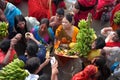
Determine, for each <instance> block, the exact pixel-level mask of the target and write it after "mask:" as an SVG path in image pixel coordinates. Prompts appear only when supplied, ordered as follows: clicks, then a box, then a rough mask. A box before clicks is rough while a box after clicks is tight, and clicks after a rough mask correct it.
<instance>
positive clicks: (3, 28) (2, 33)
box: [0, 22, 8, 39]
mask: <svg viewBox="0 0 120 80" xmlns="http://www.w3.org/2000/svg"><path fill="white" fill-rule="evenodd" d="M7 35H8V23H6V22H0V39H3V38H4V37H6V36H7Z"/></svg>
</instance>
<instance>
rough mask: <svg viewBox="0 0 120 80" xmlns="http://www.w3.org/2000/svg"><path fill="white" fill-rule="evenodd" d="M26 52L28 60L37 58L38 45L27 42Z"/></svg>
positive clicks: (30, 41)
mask: <svg viewBox="0 0 120 80" xmlns="http://www.w3.org/2000/svg"><path fill="white" fill-rule="evenodd" d="M26 52H27V56H28V58H29V57H35V56H36V54H37V52H38V45H37V44H36V43H35V42H34V41H32V40H29V41H28V42H27V47H26Z"/></svg>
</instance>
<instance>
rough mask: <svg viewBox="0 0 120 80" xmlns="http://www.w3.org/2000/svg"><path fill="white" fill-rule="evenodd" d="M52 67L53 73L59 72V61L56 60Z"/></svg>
mask: <svg viewBox="0 0 120 80" xmlns="http://www.w3.org/2000/svg"><path fill="white" fill-rule="evenodd" d="M51 67H52V74H58V72H59V71H58V68H57V67H58V61H57V60H56V61H55V63H54V64H53V65H52V66H51Z"/></svg>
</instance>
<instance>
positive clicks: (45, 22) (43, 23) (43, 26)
mask: <svg viewBox="0 0 120 80" xmlns="http://www.w3.org/2000/svg"><path fill="white" fill-rule="evenodd" d="M48 27H49V20H48V19H47V18H43V19H41V21H40V30H41V31H45V30H47V28H48Z"/></svg>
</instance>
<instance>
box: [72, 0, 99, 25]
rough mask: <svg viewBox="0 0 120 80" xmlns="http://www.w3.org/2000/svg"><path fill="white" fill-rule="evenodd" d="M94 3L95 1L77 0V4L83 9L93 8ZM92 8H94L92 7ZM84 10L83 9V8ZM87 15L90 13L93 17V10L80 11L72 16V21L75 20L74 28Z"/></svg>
mask: <svg viewBox="0 0 120 80" xmlns="http://www.w3.org/2000/svg"><path fill="white" fill-rule="evenodd" d="M96 2H97V0H90V1H88V0H78V3H79V4H80V5H82V6H83V7H85V8H88V7H93V6H95V5H96ZM93 8H94V7H93ZM83 9H84V8H83ZM88 13H91V14H92V15H94V13H95V10H94V9H92V8H91V9H89V10H84V11H82V10H80V11H79V12H78V13H76V14H75V15H74V20H75V24H74V25H75V26H78V22H79V21H80V20H81V19H87V16H88Z"/></svg>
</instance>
